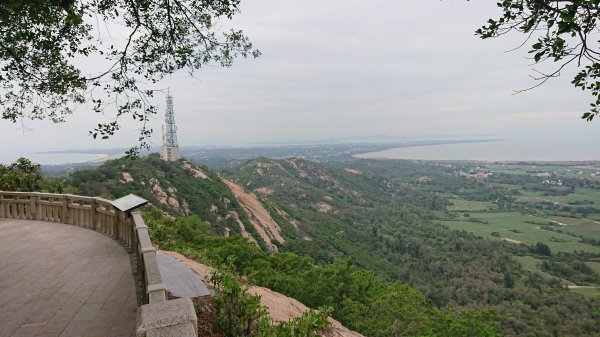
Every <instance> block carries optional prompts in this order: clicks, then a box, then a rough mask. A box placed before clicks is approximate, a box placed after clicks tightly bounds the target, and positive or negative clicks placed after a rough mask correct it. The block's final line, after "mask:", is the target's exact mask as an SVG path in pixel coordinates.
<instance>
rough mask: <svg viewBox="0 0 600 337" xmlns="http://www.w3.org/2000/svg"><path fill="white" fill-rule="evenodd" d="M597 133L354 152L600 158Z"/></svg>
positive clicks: (453, 157) (386, 155) (368, 155)
mask: <svg viewBox="0 0 600 337" xmlns="http://www.w3.org/2000/svg"><path fill="white" fill-rule="evenodd" d="M599 145H600V134H599V135H592V134H589V135H575V136H573V135H571V136H567V135H556V136H544V137H541V136H513V137H510V138H507V139H504V140H499V141H493V142H477V143H460V144H441V145H426V146H413V147H401V148H394V149H389V150H384V151H377V152H369V153H363V154H360V155H357V157H359V158H372V159H420V160H481V161H586V160H600V146H599Z"/></svg>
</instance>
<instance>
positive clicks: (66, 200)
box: [60, 194, 71, 224]
mask: <svg viewBox="0 0 600 337" xmlns="http://www.w3.org/2000/svg"><path fill="white" fill-rule="evenodd" d="M62 202H63V205H62V213H63V214H62V217H61V218H62V219H60V220H61V222H62V223H64V224H68V223H69V222H70V219H71V213H70V209H69V194H67V195H64V196H63V199H62Z"/></svg>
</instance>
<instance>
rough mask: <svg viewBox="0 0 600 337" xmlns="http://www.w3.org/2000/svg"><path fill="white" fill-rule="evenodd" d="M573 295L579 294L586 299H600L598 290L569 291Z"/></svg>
mask: <svg viewBox="0 0 600 337" xmlns="http://www.w3.org/2000/svg"><path fill="white" fill-rule="evenodd" d="M569 290H570V291H572V292H574V293H578V294H581V295H583V296H585V297H587V298H592V297H595V298H600V288H577V289H569Z"/></svg>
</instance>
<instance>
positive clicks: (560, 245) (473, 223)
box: [442, 212, 600, 253]
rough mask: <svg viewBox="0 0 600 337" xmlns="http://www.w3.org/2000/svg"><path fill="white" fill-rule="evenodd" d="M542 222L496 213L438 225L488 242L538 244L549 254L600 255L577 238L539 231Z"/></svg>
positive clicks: (522, 216) (517, 215)
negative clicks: (545, 247)
mask: <svg viewBox="0 0 600 337" xmlns="http://www.w3.org/2000/svg"><path fill="white" fill-rule="evenodd" d="M542 221H543V218H542V219H541V218H538V217H533V216H530V215H525V214H521V213H517V212H496V213H469V217H462V218H460V219H458V220H447V221H443V222H442V223H443V224H444V225H446V226H448V227H450V228H451V229H456V230H466V231H470V232H473V233H475V234H477V235H481V236H483V237H485V238H488V239H491V240H506V241H509V242H514V243H523V244H528V245H535V244H536V243H537V242H542V243H545V244H546V245H548V247H550V249H551V250H552V252H573V251H584V252H589V253H600V247H594V246H591V245H587V244H584V243H582V242H580V240H579V239H578V238H575V237H573V236H570V235H566V234H561V233H556V232H552V231H547V230H543V229H540V224H539V223H540V222H542ZM532 222H534V223H532ZM573 228H575V226H574V227H573ZM590 230H591V229H590ZM493 233H497V234H493Z"/></svg>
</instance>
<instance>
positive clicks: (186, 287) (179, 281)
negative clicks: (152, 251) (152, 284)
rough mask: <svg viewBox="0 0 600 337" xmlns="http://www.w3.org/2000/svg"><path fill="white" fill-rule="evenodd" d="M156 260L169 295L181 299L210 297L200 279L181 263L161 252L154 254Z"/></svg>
mask: <svg viewBox="0 0 600 337" xmlns="http://www.w3.org/2000/svg"><path fill="white" fill-rule="evenodd" d="M156 260H157V261H158V268H159V269H160V274H161V276H162V278H163V282H164V283H165V285H166V286H167V289H168V290H169V291H170V292H171V294H173V295H175V296H177V297H181V298H194V297H198V296H208V295H210V291H208V288H206V285H205V284H204V282H202V280H200V277H198V275H196V273H194V272H193V271H192V270H191V269H190V268H188V267H186V266H184V265H183V264H182V263H181V262H179V261H177V260H175V259H174V258H172V257H170V256H168V255H165V254H163V253H161V252H157V253H156Z"/></svg>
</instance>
